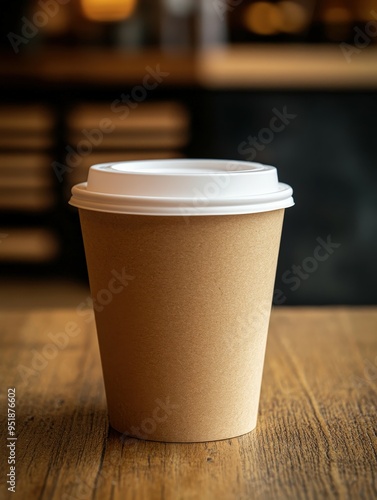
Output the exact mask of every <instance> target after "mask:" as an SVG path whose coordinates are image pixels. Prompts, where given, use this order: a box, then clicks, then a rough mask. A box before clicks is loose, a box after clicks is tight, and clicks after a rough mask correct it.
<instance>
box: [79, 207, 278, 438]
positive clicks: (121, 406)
mask: <svg viewBox="0 0 377 500" xmlns="http://www.w3.org/2000/svg"><path fill="white" fill-rule="evenodd" d="M283 216H284V209H280V210H275V211H270V212H264V213H256V214H246V215H221V216H220V215H217V216H192V217H189V218H184V217H181V216H144V215H123V214H111V213H102V212H94V211H90V210H83V209H80V219H81V226H82V232H83V238H84V245H85V253H86V259H87V265H88V271H89V279H90V287H91V293H92V297H93V301H94V309H95V317H96V326H97V332H98V340H99V347H100V353H101V361H102V368H103V374H104V381H105V388H106V396H107V403H108V412H109V419H110V424H111V425H112V427H114V428H115V429H116V430H118V431H119V432H121V433H125V434H126V435H130V436H134V437H139V438H143V439H149V440H156V441H166V442H198V441H212V440H219V439H226V438H231V437H235V436H239V435H242V434H245V433H247V432H249V431H251V430H252V429H254V428H255V426H256V422H257V414H258V404H259V395H260V388H261V380H262V371H263V363H264V355H265V348H266V340H267V330H268V323H269V316H270V309H271V302H272V294H273V286H274V280H275V273H276V263H277V257H278V249H279V243H280V236H281V227H282V222H283Z"/></svg>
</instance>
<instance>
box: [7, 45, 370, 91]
mask: <svg viewBox="0 0 377 500" xmlns="http://www.w3.org/2000/svg"><path fill="white" fill-rule="evenodd" d="M0 56H1V60H2V65H1V66H0V80H1V81H2V84H3V85H4V84H5V85H6V84H8V85H9V84H12V83H17V84H18V85H23V84H25V85H30V84H31V83H33V82H34V83H40V84H45V85H66V84H70V85H86V86H88V87H90V86H106V85H138V84H141V83H142V81H143V78H144V76H145V75H146V74H147V69H146V68H147V67H149V68H153V69H156V68H160V70H161V71H163V72H164V73H165V76H163V77H162V78H161V82H160V83H161V85H162V86H163V87H168V88H172V87H177V86H178V87H185V86H192V85H194V86H199V87H205V88H224V89H226V88H252V89H253V88H262V89H265V88H266V89H280V88H284V89H287V88H293V89H297V88H304V89H308V88H315V89H317V88H319V89H348V88H349V89H376V88H377V65H376V64H375V61H376V58H377V47H376V46H369V47H367V48H364V49H361V50H360V52H359V53H355V54H353V55H352V57H351V61H350V62H347V60H346V58H345V56H344V54H343V52H342V50H341V47H340V45H337V44H334V45H330V44H328V45H326V44H321V45H304V44H302V45H299V44H285V45H283V44H281V45H270V44H269V45H263V44H253V45H251V44H249V45H231V46H228V47H225V48H223V49H221V48H217V49H210V50H207V51H205V52H198V53H187V52H182V53H179V52H177V53H164V52H161V51H159V50H157V49H154V50H152V49H149V50H143V51H140V52H126V51H120V50H117V49H113V50H110V49H44V50H41V51H39V52H35V53H29V54H27V55H26V54H20V55H18V56H17V57H15V56H14V55H10V54H9V53H3V54H0Z"/></svg>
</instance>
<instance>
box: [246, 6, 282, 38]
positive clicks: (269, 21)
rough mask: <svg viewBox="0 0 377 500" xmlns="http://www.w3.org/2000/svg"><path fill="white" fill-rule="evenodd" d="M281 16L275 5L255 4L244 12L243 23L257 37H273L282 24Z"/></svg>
mask: <svg viewBox="0 0 377 500" xmlns="http://www.w3.org/2000/svg"><path fill="white" fill-rule="evenodd" d="M281 16H282V12H281V10H280V9H279V7H278V6H277V5H276V4H272V3H268V2H255V3H252V4H250V5H248V6H247V7H246V9H245V10H244V23H245V26H246V27H247V29H249V30H250V31H252V32H254V33H256V34H257V35H274V34H275V33H278V31H279V29H278V26H280V25H281V24H282V19H281Z"/></svg>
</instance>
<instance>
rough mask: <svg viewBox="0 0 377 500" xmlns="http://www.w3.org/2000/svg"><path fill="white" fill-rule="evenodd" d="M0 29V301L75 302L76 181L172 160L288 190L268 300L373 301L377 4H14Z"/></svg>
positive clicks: (188, 0)
mask: <svg viewBox="0 0 377 500" xmlns="http://www.w3.org/2000/svg"><path fill="white" fill-rule="evenodd" d="M0 31H1V39H0V61H1V62H0V87H1V93H0V217H1V218H0V273H1V276H2V278H1V283H0V300H1V301H2V303H5V304H9V305H12V304H13V305H14V304H18V305H19V304H22V303H23V302H25V303H27V304H34V305H37V304H38V305H49V304H51V305H54V304H56V303H59V304H61V305H65V304H70V303H72V304H73V305H77V303H78V302H79V301H80V297H81V295H82V293H84V292H83V290H84V291H85V290H87V288H86V287H87V275H86V266H85V259H84V253H83V246H82V240H81V236H80V228H79V220H78V214H77V211H76V210H75V209H73V208H72V207H70V206H69V205H68V204H67V201H68V199H69V196H70V189H71V187H72V185H73V184H76V183H78V182H82V181H85V180H86V176H87V172H88V169H89V167H90V165H92V164H95V163H99V162H103V161H112V160H114V161H115V160H132V159H145V158H175V157H176V158H181V157H188V158H198V157H203V158H230V159H240V160H251V161H260V162H262V163H268V164H272V165H275V166H277V167H278V169H279V175H280V179H281V180H282V181H284V182H286V183H288V184H290V185H292V187H293V189H294V196H295V201H296V206H295V207H294V208H292V209H289V210H288V211H287V213H286V220H285V226H284V231H283V238H282V245H281V252H280V258H279V264H278V271H277V279H276V288H275V295H274V302H275V303H276V304H287V305H302V304H310V305H315V304H351V305H352V304H375V303H376V302H377V292H376V286H375V283H376V282H377V267H376V265H375V259H376V257H377V168H376V158H377V119H376V117H377V98H376V97H377V4H376V2H375V1H374V0H373V1H372V0H318V1H315V0H282V1H280V0H279V1H278V0H273V1H255V0H154V1H152V0H18V1H17V2H7V3H6V4H5V3H3V5H2V7H1V16H0ZM319 249H320V250H319ZM319 256H320V257H319ZM75 301H76V302H75Z"/></svg>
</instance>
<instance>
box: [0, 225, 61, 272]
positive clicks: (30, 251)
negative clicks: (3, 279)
mask: <svg viewBox="0 0 377 500" xmlns="http://www.w3.org/2000/svg"><path fill="white" fill-rule="evenodd" d="M58 255H59V241H58V239H57V238H56V236H55V235H54V234H53V233H52V232H51V231H49V230H48V229H46V228H9V227H6V228H0V262H8V263H9V262H12V263H30V264H32V263H46V262H52V261H53V260H55V259H56V258H57V257H58Z"/></svg>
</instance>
